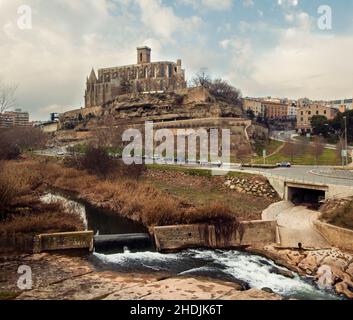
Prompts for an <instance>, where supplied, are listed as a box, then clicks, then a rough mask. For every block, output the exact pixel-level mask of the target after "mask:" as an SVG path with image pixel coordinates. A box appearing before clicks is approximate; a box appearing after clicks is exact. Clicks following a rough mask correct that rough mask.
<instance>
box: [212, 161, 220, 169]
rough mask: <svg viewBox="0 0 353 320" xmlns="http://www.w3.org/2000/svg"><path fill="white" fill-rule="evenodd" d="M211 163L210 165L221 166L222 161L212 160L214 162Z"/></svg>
mask: <svg viewBox="0 0 353 320" xmlns="http://www.w3.org/2000/svg"><path fill="white" fill-rule="evenodd" d="M211 165H212V166H213V167H218V168H221V167H222V165H223V163H222V162H221V161H214V162H212V163H211Z"/></svg>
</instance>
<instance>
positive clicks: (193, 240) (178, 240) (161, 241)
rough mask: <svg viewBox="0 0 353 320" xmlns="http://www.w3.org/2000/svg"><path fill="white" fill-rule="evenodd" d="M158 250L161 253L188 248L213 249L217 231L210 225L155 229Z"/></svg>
mask: <svg viewBox="0 0 353 320" xmlns="http://www.w3.org/2000/svg"><path fill="white" fill-rule="evenodd" d="M153 233H154V237H155V242H156V249H157V250H158V251H160V252H163V251H173V250H182V249H188V248H199V247H205V248H213V247H215V246H216V231H215V227H214V226H209V225H180V226H166V227H155V228H154V229H153Z"/></svg>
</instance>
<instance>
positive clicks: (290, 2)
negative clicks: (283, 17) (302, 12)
mask: <svg viewBox="0 0 353 320" xmlns="http://www.w3.org/2000/svg"><path fill="white" fill-rule="evenodd" d="M277 3H278V5H279V6H281V7H297V6H298V5H299V0H277Z"/></svg>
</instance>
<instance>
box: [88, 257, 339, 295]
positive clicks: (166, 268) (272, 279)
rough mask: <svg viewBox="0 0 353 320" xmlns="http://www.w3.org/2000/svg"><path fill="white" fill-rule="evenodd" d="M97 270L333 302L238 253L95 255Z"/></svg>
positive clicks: (302, 281) (308, 284)
mask: <svg viewBox="0 0 353 320" xmlns="http://www.w3.org/2000/svg"><path fill="white" fill-rule="evenodd" d="M94 259H95V260H96V263H97V265H98V266H99V267H101V268H105V269H108V270H116V271H120V272H149V273H151V272H154V273H155V272H158V273H166V274H172V275H180V276H185V275H190V276H207V277H210V278H215V279H219V280H225V281H232V282H235V283H239V282H240V283H242V284H243V283H245V284H247V285H248V286H249V287H250V288H256V289H263V288H270V289H272V290H273V292H275V293H278V294H280V295H281V296H283V297H287V298H294V299H303V300H336V299H338V297H337V296H336V295H334V294H333V293H332V292H326V291H322V290H319V289H317V287H316V286H315V284H314V283H313V281H312V280H311V279H309V278H301V277H299V276H298V275H296V276H295V278H293V279H291V278H287V277H285V276H282V275H279V274H276V273H273V272H271V269H272V268H274V267H275V268H278V269H282V270H286V269H285V268H281V267H279V266H277V265H275V263H274V262H273V261H271V260H269V259H266V258H263V257H260V256H256V255H252V254H248V253H245V252H239V251H223V250H186V251H183V252H180V253H177V254H160V253H156V252H140V253H123V254H110V255H105V254H101V253H95V254H94Z"/></svg>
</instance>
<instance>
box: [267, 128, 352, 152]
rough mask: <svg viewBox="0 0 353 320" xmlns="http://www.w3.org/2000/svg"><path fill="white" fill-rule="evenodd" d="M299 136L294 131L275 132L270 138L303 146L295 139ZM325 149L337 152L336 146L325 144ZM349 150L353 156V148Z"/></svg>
mask: <svg viewBox="0 0 353 320" xmlns="http://www.w3.org/2000/svg"><path fill="white" fill-rule="evenodd" d="M298 136H299V135H298V134H297V133H296V131H293V130H292V131H273V132H272V133H271V136H270V138H271V139H273V140H276V141H280V142H286V141H288V140H292V141H293V142H296V143H297V144H302V142H301V141H300V140H297V139H295V137H298ZM310 144H313V143H312V142H311V143H310ZM325 149H330V150H336V149H337V146H336V145H334V144H329V143H325ZM348 150H350V151H351V152H352V154H353V147H351V146H348Z"/></svg>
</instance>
